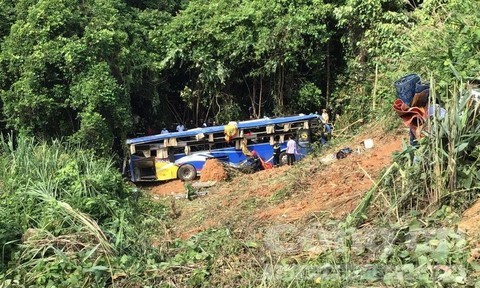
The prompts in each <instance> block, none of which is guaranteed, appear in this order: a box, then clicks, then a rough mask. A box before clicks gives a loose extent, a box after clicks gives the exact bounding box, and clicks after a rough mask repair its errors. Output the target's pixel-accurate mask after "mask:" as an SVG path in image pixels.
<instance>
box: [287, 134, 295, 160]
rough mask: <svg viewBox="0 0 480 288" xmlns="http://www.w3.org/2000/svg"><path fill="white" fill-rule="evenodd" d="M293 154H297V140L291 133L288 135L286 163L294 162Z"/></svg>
mask: <svg viewBox="0 0 480 288" xmlns="http://www.w3.org/2000/svg"><path fill="white" fill-rule="evenodd" d="M295 154H297V142H295V140H294V139H293V135H290V140H288V142H287V162H288V165H293V163H294V162H295Z"/></svg>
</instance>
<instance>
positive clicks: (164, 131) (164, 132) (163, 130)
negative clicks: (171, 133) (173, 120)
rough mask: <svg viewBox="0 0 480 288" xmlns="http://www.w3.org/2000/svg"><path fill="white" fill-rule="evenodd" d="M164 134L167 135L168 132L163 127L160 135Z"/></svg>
mask: <svg viewBox="0 0 480 288" xmlns="http://www.w3.org/2000/svg"><path fill="white" fill-rule="evenodd" d="M166 133H168V130H167V128H165V127H163V129H162V132H160V134H166Z"/></svg>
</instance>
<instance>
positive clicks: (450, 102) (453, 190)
mask: <svg viewBox="0 0 480 288" xmlns="http://www.w3.org/2000/svg"><path fill="white" fill-rule="evenodd" d="M431 85H432V86H431V93H430V95H431V99H430V102H431V103H430V105H433V104H434V103H435V102H436V101H437V99H438V94H439V91H437V90H436V85H435V83H434V80H433V79H431ZM440 92H442V91H440ZM442 94H443V95H444V98H443V99H444V103H445V105H444V108H445V109H446V115H445V117H440V116H441V115H440V114H439V113H434V114H433V115H431V117H430V118H429V119H428V121H427V124H426V125H425V127H424V128H423V131H422V135H423V137H422V138H421V139H420V141H419V146H418V147H411V146H408V145H407V144H406V143H405V144H404V150H403V152H401V153H399V154H398V155H396V158H395V162H396V163H397V164H398V165H396V167H395V169H394V172H393V173H391V176H390V177H389V178H388V179H387V182H386V185H385V187H384V190H385V191H384V192H385V193H386V194H388V195H389V196H390V199H391V204H390V210H389V212H394V213H395V214H397V215H400V214H404V213H406V212H408V211H410V210H411V209H414V210H419V211H423V212H429V211H433V210H435V209H436V208H438V207H439V206H441V205H448V206H452V207H458V208H464V207H466V206H467V205H468V204H470V203H471V202H472V201H473V200H474V199H476V198H477V196H478V193H479V192H480V185H479V183H480V173H479V172H478V171H480V162H479V159H480V157H479V156H480V146H479V144H478V143H480V121H479V119H478V115H477V114H478V110H479V103H476V102H474V101H473V100H472V97H470V95H471V88H468V86H467V85H457V84H455V85H452V86H451V89H449V90H447V91H443V93H442Z"/></svg>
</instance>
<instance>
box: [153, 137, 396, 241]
mask: <svg viewBox="0 0 480 288" xmlns="http://www.w3.org/2000/svg"><path fill="white" fill-rule="evenodd" d="M373 134H374V135H372V133H368V134H367V133H364V134H360V135H358V136H357V137H355V138H354V139H353V140H351V141H349V143H348V144H347V145H344V146H343V147H350V148H351V149H355V148H356V147H357V146H358V145H359V144H360V142H361V141H362V140H363V139H366V138H373V140H374V143H375V147H374V148H373V149H371V150H366V151H363V152H361V153H359V154H357V153H352V154H350V155H349V156H348V157H347V158H345V159H341V160H337V161H334V162H332V163H329V164H322V163H321V162H320V159H321V157H323V156H324V155H318V156H313V155H312V156H309V157H308V158H307V159H305V160H303V161H301V162H298V163H297V164H296V165H295V166H293V167H289V166H284V167H280V168H276V169H271V170H266V171H260V172H257V173H255V174H250V175H242V176H240V177H237V178H235V179H234V180H232V181H231V182H223V183H220V184H217V186H215V187H213V188H211V189H210V190H209V194H208V195H207V196H205V197H201V198H198V199H195V200H194V201H187V200H177V201H176V204H175V205H176V207H178V209H179V211H180V216H179V217H178V218H177V219H176V220H175V223H174V225H173V231H172V232H173V233H174V234H175V235H176V236H178V237H182V238H188V237H189V236H191V235H192V234H195V233H197V232H199V231H202V230H204V229H207V228H211V227H217V226H228V227H231V228H232V229H237V230H242V231H250V232H251V233H255V231H258V230H259V228H261V227H266V226H269V225H272V224H275V223H290V222H298V221H305V220H308V219H309V218H311V217H319V216H327V217H329V218H336V219H338V218H341V217H344V216H345V215H346V214H348V213H349V212H351V211H352V209H353V208H355V206H356V204H357V203H358V201H359V200H360V199H361V197H362V196H363V194H364V193H365V192H366V191H368V189H369V188H370V187H371V186H372V185H373V181H374V180H372V179H375V178H376V177H378V176H379V174H380V172H381V171H382V169H383V168H385V167H386V166H387V165H388V164H389V163H390V162H391V158H392V153H393V152H394V151H398V150H400V149H401V140H402V137H405V133H403V132H402V131H400V132H396V133H391V134H388V135H385V134H384V133H383V132H376V133H373ZM343 147H336V148H332V149H331V150H330V151H328V152H330V153H332V152H335V151H338V149H339V148H343ZM152 192H153V193H155V194H157V195H161V196H168V195H171V194H174V192H176V193H177V194H178V193H183V185H182V183H181V182H180V181H173V182H169V183H167V184H165V185H160V186H157V187H155V188H154V189H152ZM172 201H173V200H172Z"/></svg>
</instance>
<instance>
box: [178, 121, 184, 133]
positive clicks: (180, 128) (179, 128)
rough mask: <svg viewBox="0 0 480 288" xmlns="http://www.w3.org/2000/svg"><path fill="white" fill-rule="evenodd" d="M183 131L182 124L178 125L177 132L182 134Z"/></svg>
mask: <svg viewBox="0 0 480 288" xmlns="http://www.w3.org/2000/svg"><path fill="white" fill-rule="evenodd" d="M183 130H185V126H183V124H182V122H180V123H178V125H177V132H183Z"/></svg>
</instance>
